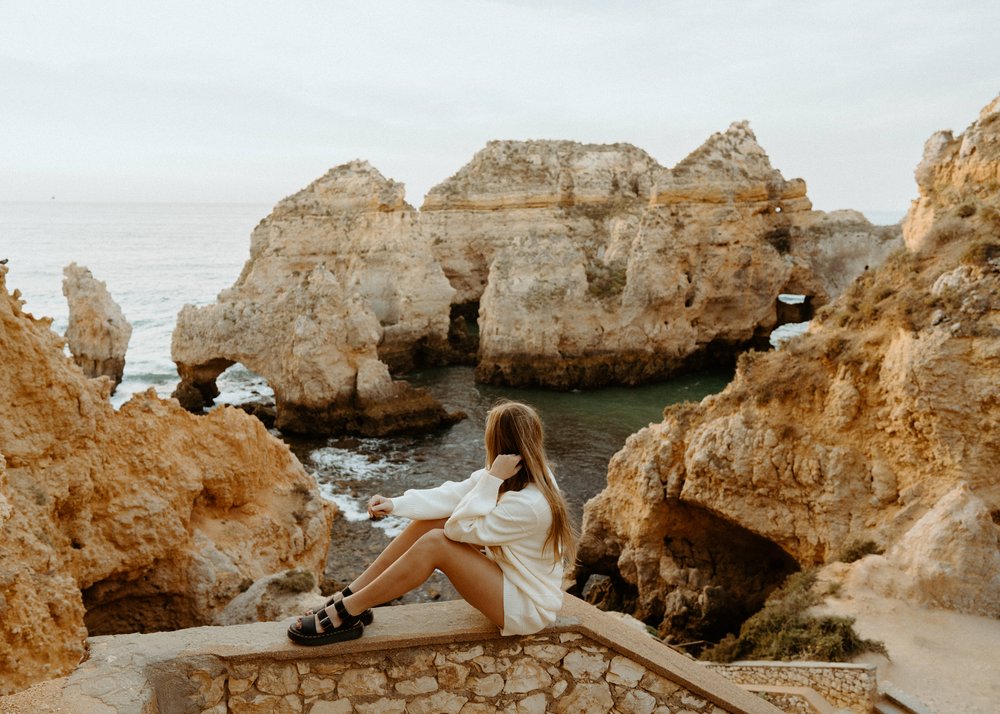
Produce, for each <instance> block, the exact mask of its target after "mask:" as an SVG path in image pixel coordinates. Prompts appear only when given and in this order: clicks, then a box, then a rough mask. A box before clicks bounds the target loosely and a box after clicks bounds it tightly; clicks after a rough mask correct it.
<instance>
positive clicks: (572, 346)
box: [421, 122, 900, 389]
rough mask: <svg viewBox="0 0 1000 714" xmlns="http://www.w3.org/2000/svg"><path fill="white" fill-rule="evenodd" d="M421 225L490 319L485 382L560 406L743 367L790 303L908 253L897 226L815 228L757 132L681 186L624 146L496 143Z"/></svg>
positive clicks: (796, 184)
mask: <svg viewBox="0 0 1000 714" xmlns="http://www.w3.org/2000/svg"><path fill="white" fill-rule="evenodd" d="M421 221H422V223H423V225H424V227H425V230H426V231H427V233H428V235H429V236H430V237H431V238H432V244H433V248H434V252H435V255H436V256H437V258H438V260H439V261H440V262H441V264H442V267H443V268H444V272H445V274H446V275H447V276H448V278H449V280H451V282H452V285H453V286H454V287H455V288H456V301H457V302H458V303H459V304H460V305H461V306H463V307H465V306H472V307H471V309H470V308H468V307H465V309H466V310H467V311H469V312H478V317H479V334H480V343H479V354H478V365H477V369H476V377H477V379H478V380H479V381H482V382H487V383H497V384H509V385H515V386H533V385H534V386H543V387H554V388H558V389H572V388H579V387H597V386H602V385H607V384H640V383H643V382H648V381H651V380H656V379H662V378H665V377H667V376H669V375H670V374H673V373H676V372H678V371H681V370H683V369H687V368H691V367H700V366H703V365H716V364H720V365H731V364H732V363H733V361H734V359H735V355H736V354H737V353H738V352H740V351H742V350H744V349H746V348H747V347H748V346H753V345H761V344H766V340H767V335H768V334H769V333H770V331H771V329H772V328H773V327H774V326H775V325H776V324H777V323H778V300H777V298H778V295H779V294H780V293H797V294H804V295H806V296H808V303H807V304H808V307H809V310H810V311H811V310H812V309H814V308H816V307H818V306H820V305H823V304H825V303H826V302H828V301H829V300H830V299H832V298H833V297H834V296H835V295H837V294H838V293H839V291H840V290H842V289H843V287H844V286H845V285H846V284H847V283H849V282H850V280H852V279H853V278H854V277H855V276H856V275H858V274H859V273H860V272H862V271H863V270H864V267H865V266H866V265H869V264H870V265H877V264H878V263H880V262H881V261H882V260H883V259H884V257H885V255H886V254H888V252H889V251H890V250H891V249H892V248H893V247H895V246H898V245H899V242H900V237H899V236H900V230H899V227H898V226H896V227H877V226H873V225H871V224H870V223H869V222H868V221H867V220H865V218H864V217H863V216H862V215H861V214H858V213H856V212H838V213H835V214H826V213H823V212H820V211H813V210H812V206H811V203H810V201H809V199H808V197H807V196H806V185H805V182H804V181H802V180H801V179H791V180H786V179H784V178H783V177H782V175H781V173H780V172H779V171H778V170H776V169H775V168H773V167H772V166H771V163H770V160H769V159H768V156H767V154H766V152H765V151H764V150H763V148H761V146H760V145H759V144H758V143H757V140H756V138H755V136H754V134H753V132H752V131H751V129H750V127H749V125H748V124H747V122H737V123H734V124H733V125H732V126H730V127H729V128H728V129H727V130H726V131H725V132H720V133H716V134H714V135H712V136H711V137H710V138H709V139H708V140H707V141H706V142H705V143H704V144H703V145H702V146H701V147H699V148H698V149H697V150H695V151H694V152H692V153H691V154H690V155H689V156H688V157H687V158H685V159H684V160H683V161H681V162H680V163H679V164H677V165H676V166H675V167H674V168H672V169H667V168H665V167H663V166H661V165H659V164H658V163H657V162H656V161H655V160H653V159H652V158H651V157H650V156H649V155H648V154H646V152H644V151H642V150H641V149H639V148H637V147H634V146H631V145H629V144H610V145H600V144H580V143H577V142H571V141H502V142H500V141H497V142H490V143H489V144H488V145H487V146H486V148H485V149H483V150H482V151H480V152H479V153H477V154H476V155H475V156H474V157H473V159H472V161H470V162H469V163H468V164H467V165H466V166H464V167H463V168H462V169H461V170H459V171H458V173H456V174H455V175H454V176H453V177H452V178H450V179H448V180H447V181H445V182H443V183H441V184H439V185H438V186H436V187H435V188H433V189H432V190H431V191H430V193H429V194H428V196H427V200H426V201H425V202H424V205H423V207H422V209H421ZM804 319H808V316H806V317H805V318H804Z"/></svg>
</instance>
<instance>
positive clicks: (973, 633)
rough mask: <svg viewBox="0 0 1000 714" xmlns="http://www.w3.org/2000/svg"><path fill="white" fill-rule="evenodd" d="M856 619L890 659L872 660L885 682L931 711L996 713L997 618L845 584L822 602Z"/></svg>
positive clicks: (999, 686)
mask: <svg viewBox="0 0 1000 714" xmlns="http://www.w3.org/2000/svg"><path fill="white" fill-rule="evenodd" d="M823 609H824V610H826V611H829V612H832V613H833V614H838V615H848V616H850V617H854V618H855V619H856V620H857V623H856V629H857V631H858V633H859V634H860V635H861V636H862V637H865V638H867V639H873V640H881V641H882V642H884V643H885V646H886V647H887V648H888V650H889V657H890V658H891V660H886V658H885V657H882V656H880V655H865V656H863V657H861V658H860V659H859V660H858V661H859V662H870V663H874V664H876V665H878V680H879V685H880V686H882V685H884V684H887V685H889V686H890V687H891V688H892V689H896V690H899V691H901V692H902V693H903V694H905V695H907V696H908V698H909V699H912V700H914V701H916V702H917V703H919V704H922V705H923V706H924V707H925V708H926V709H927V710H928V711H930V712H935V713H936V714H1000V620H995V619H991V618H988V617H977V616H975V615H963V614H959V613H955V612H951V611H946V610H932V609H928V608H923V607H919V606H916V605H913V604H910V603H907V602H902V601H899V600H893V599H889V598H885V597H880V596H879V595H876V594H875V593H873V592H871V591H870V590H865V589H863V588H860V587H858V586H854V587H852V588H850V589H847V588H845V589H844V590H843V591H842V592H841V593H840V595H839V596H838V597H837V598H830V599H828V600H827V601H826V606H825V607H824V608H823Z"/></svg>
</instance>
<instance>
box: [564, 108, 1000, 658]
mask: <svg viewBox="0 0 1000 714" xmlns="http://www.w3.org/2000/svg"><path fill="white" fill-rule="evenodd" d="M935 137H936V138H934V139H932V140H931V142H929V149H928V150H927V152H925V157H924V160H923V161H922V162H921V164H920V167H918V170H917V179H918V186H919V189H920V197H919V198H918V199H917V200H916V201H915V202H914V205H913V207H912V208H911V211H910V213H909V215H908V218H907V220H906V246H907V247H906V249H905V250H900V251H899V252H897V253H895V254H893V255H892V256H891V257H890V258H889V259H888V260H887V261H886V262H885V263H884V264H883V265H882V266H881V267H879V268H877V269H874V270H869V271H867V272H865V273H863V274H862V276H861V277H860V278H859V279H858V280H857V281H855V282H854V283H853V284H852V285H851V286H850V287H849V288H848V289H847V291H846V292H845V293H844V294H843V295H842V296H841V297H840V298H838V299H837V300H836V301H834V302H833V303H832V304H830V305H829V306H827V307H825V308H823V309H821V310H819V312H818V313H817V316H816V320H815V321H814V324H813V326H812V327H811V328H810V330H809V332H808V333H807V334H805V335H803V336H801V337H799V338H797V339H795V340H794V341H792V342H791V343H789V344H788V346H787V347H786V348H783V349H781V350H779V351H777V352H772V353H767V354H760V353H754V352H751V353H748V354H746V355H744V356H743V357H742V358H741V359H740V362H739V367H738V370H737V373H736V377H735V379H734V381H733V382H732V384H730V386H729V387H728V388H727V389H726V390H725V391H723V392H722V393H721V394H719V395H716V396H712V397H708V398H706V399H704V400H703V401H702V402H701V403H700V404H697V405H695V404H685V405H679V406H676V407H671V408H668V409H667V410H666V411H665V412H664V421H663V422H662V423H660V424H655V425H651V426H650V427H648V428H646V429H643V430H642V431H640V432H638V433H636V434H634V435H632V436H631V437H630V438H629V439H628V441H627V442H626V445H625V447H624V448H623V449H622V450H621V451H620V452H619V453H618V454H616V455H615V457H614V458H613V459H612V462H611V464H610V468H609V472H608V486H607V488H606V489H605V490H604V491H603V492H602V493H601V494H600V495H598V496H597V497H596V498H594V499H593V500H591V501H590V502H589V503H588V504H587V506H586V509H585V515H584V536H583V543H582V547H581V561H582V563H583V566H582V569H581V572H580V576H581V580H582V579H585V578H586V577H587V576H588V575H590V574H604V575H607V576H608V577H609V578H610V581H611V583H612V584H614V585H616V586H617V588H605V589H604V590H600V589H594V597H593V598H592V599H595V600H600V599H602V598H603V599H604V601H605V603H606V604H610V605H612V606H617V607H622V608H624V609H627V610H630V611H632V612H634V613H635V614H636V616H637V617H640V618H641V619H643V620H645V621H646V622H647V623H652V624H655V625H657V626H659V627H660V629H661V631H662V632H663V633H664V634H668V635H672V636H675V637H684V638H697V637H704V638H706V639H717V638H718V637H721V635H722V634H725V632H726V631H731V632H732V631H735V630H736V628H737V627H738V625H739V621H740V619H741V617H743V616H744V614H745V612H746V609H747V608H748V607H750V608H753V607H756V606H759V604H760V601H762V599H763V597H764V595H765V594H766V593H767V592H768V591H769V589H770V588H771V587H773V585H774V584H775V583H777V582H778V581H780V580H781V579H782V578H783V577H784V575H785V573H787V572H788V571H789V570H791V569H795V568H797V567H806V566H812V565H820V564H824V563H830V562H832V561H836V560H838V559H839V558H840V557H842V554H843V553H844V551H845V550H847V549H848V547H849V546H852V545H861V544H863V543H865V542H867V541H870V542H871V544H872V547H871V550H876V551H878V552H881V553H882V554H881V555H880V554H872V555H869V556H868V557H865V558H863V559H861V560H860V561H858V562H857V563H856V564H854V565H852V566H843V565H841V566H838V567H840V568H842V569H846V570H847V571H850V572H854V573H855V575H854V577H863V578H865V579H866V580H867V581H868V582H869V583H871V584H872V586H873V587H875V588H876V589H878V590H880V591H881V592H883V593H885V594H889V595H892V596H894V597H899V598H903V599H908V600H911V601H915V602H920V603H924V604H930V605H934V606H937V607H944V608H951V609H955V610H958V611H962V612H969V613H976V614H983V615H989V616H991V617H998V616H1000V549H998V545H1000V477H998V471H997V469H996V464H997V463H998V461H1000V437H998V434H1000V100H994V101H993V102H992V103H991V104H990V105H988V106H987V107H986V108H985V109H984V110H983V112H982V113H981V115H980V117H979V119H978V120H977V121H976V122H974V123H973V124H972V125H971V126H970V127H969V128H968V129H967V130H966V132H965V133H964V134H963V135H961V136H959V137H955V138H952V137H951V135H950V134H946V135H941V134H938V135H935ZM841 577H850V574H849V573H847V574H845V573H841ZM616 589H617V593H618V594H617V595H615V590H616ZM614 597H617V598H618V600H617V602H611V600H612V599H614Z"/></svg>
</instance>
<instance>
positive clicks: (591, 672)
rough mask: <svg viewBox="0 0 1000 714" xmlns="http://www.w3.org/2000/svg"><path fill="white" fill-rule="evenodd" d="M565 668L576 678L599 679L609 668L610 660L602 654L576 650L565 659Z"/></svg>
mask: <svg viewBox="0 0 1000 714" xmlns="http://www.w3.org/2000/svg"><path fill="white" fill-rule="evenodd" d="M563 669H565V670H566V671H567V672H569V673H570V674H571V675H573V678H574V679H578V680H579V679H592V680H599V679H601V678H603V677H604V673H605V672H606V671H607V669H608V661H607V660H606V659H605V658H604V656H603V655H601V654H596V653H595V654H589V653H586V652H580V651H575V652H570V653H569V654H568V655H566V657H565V658H564V659H563Z"/></svg>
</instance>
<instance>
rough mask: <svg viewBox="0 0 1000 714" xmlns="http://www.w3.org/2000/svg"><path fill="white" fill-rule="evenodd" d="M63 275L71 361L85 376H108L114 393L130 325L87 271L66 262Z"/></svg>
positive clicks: (119, 379)
mask: <svg viewBox="0 0 1000 714" xmlns="http://www.w3.org/2000/svg"><path fill="white" fill-rule="evenodd" d="M63 276H64V277H63V288H62V289H63V295H65V296H66V301H67V302H68V303H69V326H68V327H67V328H66V342H67V343H68V344H69V351H70V353H72V355H73V361H74V362H76V363H77V364H78V365H79V366H80V368H81V369H82V370H83V373H84V374H85V375H87V376H88V377H109V378H110V379H111V381H112V382H114V384H113V386H112V388H111V393H112V394H114V391H115V388H117V387H118V385H119V384H121V381H122V374H123V373H124V371H125V351H126V350H127V349H128V341H129V339H130V338H131V337H132V325H131V324H130V323H129V321H128V320H126V319H125V315H124V313H122V309H121V307H120V306H119V305H118V303H116V302H115V301H114V300H113V299H112V298H111V293H109V292H108V287H107V285H105V283H104V282H103V281H101V280H97V279H96V278H95V277H94V276H93V274H92V273H91V272H90V271H89V270H88V269H87V268H85V267H84V266H82V265H77V264H76V263H70V264H69V265H67V266H66V267H65V268H64V269H63Z"/></svg>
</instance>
